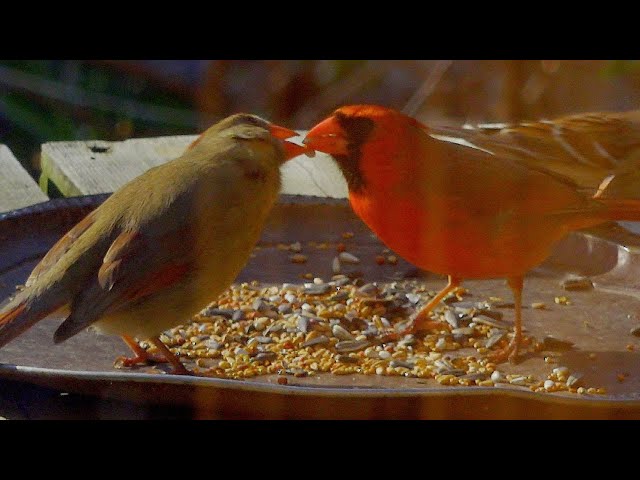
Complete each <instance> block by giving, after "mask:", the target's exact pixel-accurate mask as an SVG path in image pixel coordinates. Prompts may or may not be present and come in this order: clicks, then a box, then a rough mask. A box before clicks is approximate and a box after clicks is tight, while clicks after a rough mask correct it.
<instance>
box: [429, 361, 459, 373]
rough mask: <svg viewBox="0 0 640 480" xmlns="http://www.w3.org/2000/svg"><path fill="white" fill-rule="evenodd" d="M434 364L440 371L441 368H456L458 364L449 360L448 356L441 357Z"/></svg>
mask: <svg viewBox="0 0 640 480" xmlns="http://www.w3.org/2000/svg"><path fill="white" fill-rule="evenodd" d="M433 364H434V365H435V366H436V368H437V369H438V371H440V370H454V369H455V368H456V366H455V365H454V364H453V363H451V362H450V361H449V360H447V359H446V358H439V359H437V360H436V361H435V362H433Z"/></svg>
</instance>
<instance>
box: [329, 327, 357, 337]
mask: <svg viewBox="0 0 640 480" xmlns="http://www.w3.org/2000/svg"><path fill="white" fill-rule="evenodd" d="M331 332H332V333H333V336H334V337H336V338H339V339H340V340H355V338H354V337H353V335H351V333H350V332H348V331H347V330H345V329H344V328H342V327H341V326H340V325H334V326H333V328H332V329H331Z"/></svg>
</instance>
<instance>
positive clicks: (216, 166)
mask: <svg viewBox="0 0 640 480" xmlns="http://www.w3.org/2000/svg"><path fill="white" fill-rule="evenodd" d="M296 135H297V133H296V132H294V131H292V130H289V129H286V128H283V127H279V126H277V125H273V124H271V123H269V122H267V121H265V120H263V119H261V118H259V117H257V116H254V115H248V114H238V115H233V116H231V117H228V118H226V119H224V120H222V121H220V122H219V123H217V124H215V125H214V126H212V127H211V128H209V129H208V130H207V131H205V132H204V133H203V134H202V135H201V136H200V137H198V139H196V141H195V142H193V144H192V145H191V146H190V147H189V148H188V149H187V150H186V151H185V152H184V154H183V155H182V156H181V157H179V158H177V159H175V160H172V161H170V162H167V163H166V164H163V165H161V166H158V167H155V168H152V169H150V170H148V171H147V172H145V173H144V174H142V175H140V176H139V177H137V178H135V179H133V180H132V181H130V182H129V183H127V184H126V185H124V186H123V187H122V188H120V189H119V190H117V191H116V192H115V193H114V194H113V195H111V197H109V198H108V199H107V200H106V201H105V202H104V203H103V204H102V205H101V206H99V207H98V208H97V209H96V210H94V211H93V212H91V213H90V214H89V215H87V216H86V217H85V218H84V219H83V220H82V221H81V222H80V223H78V224H77V225H76V226H75V227H73V228H72V229H71V230H70V231H69V232H68V233H67V234H66V235H65V236H64V237H62V238H61V239H60V240H59V241H58V242H57V243H56V244H55V245H54V246H53V247H52V248H51V250H49V252H48V253H47V254H46V255H45V257H44V258H43V259H42V260H41V261H40V263H39V264H38V265H37V266H36V267H35V268H34V270H33V272H31V275H30V276H29V278H28V279H27V281H26V285H25V288H24V290H22V291H20V292H19V293H18V294H17V295H16V296H15V298H13V299H12V300H11V301H10V302H9V303H8V304H7V305H6V306H5V307H4V308H3V309H2V310H0V347H1V346H4V345H5V344H6V343H7V342H9V341H11V340H12V339H13V338H15V337H16V336H18V335H19V334H21V333H22V332H24V331H25V330H27V329H28V328H30V327H31V326H32V325H33V324H35V323H36V322H38V321H39V320H41V319H43V318H45V317H47V316H49V315H51V314H53V313H54V312H56V313H58V314H59V315H62V316H64V317H66V320H65V321H64V322H63V323H62V324H61V325H60V326H59V327H58V329H57V330H56V332H55V334H54V341H55V343H59V342H62V341H64V340H66V339H67V338H69V337H72V336H73V335H75V334H76V333H78V332H80V331H81V330H83V329H85V328H87V327H88V326H90V325H91V326H93V327H95V329H96V330H98V331H100V332H105V333H110V334H116V335H121V336H122V337H123V339H124V340H125V342H126V343H127V344H128V345H129V346H130V347H131V348H132V350H133V351H134V353H135V357H133V358H131V359H124V360H123V364H124V365H132V364H135V363H138V362H144V361H146V360H147V358H148V356H147V354H146V352H145V350H144V349H142V348H141V347H140V346H139V345H138V343H137V342H136V340H135V339H139V340H143V339H150V340H151V342H152V343H153V344H154V345H155V346H156V347H157V348H158V349H159V351H160V352H161V353H162V355H163V356H164V357H165V359H166V360H167V361H169V362H170V363H171V364H172V365H173V367H174V373H186V372H187V371H186V369H185V368H184V366H183V365H182V364H181V362H180V361H179V360H178V359H177V358H176V357H175V356H174V355H173V354H172V353H171V352H170V351H169V349H168V348H167V347H166V346H165V345H164V344H163V343H162V342H161V341H160V339H159V337H158V335H159V334H160V333H161V332H162V331H164V330H166V329H168V328H171V327H173V326H176V325H178V324H180V323H183V322H185V321H186V320H188V319H189V318H190V317H191V316H193V315H194V314H196V313H197V312H198V311H200V310H201V309H202V308H204V307H205V306H206V305H207V304H208V303H209V302H210V301H211V300H212V299H215V298H216V297H217V296H218V295H219V294H220V293H222V291H223V290H224V289H225V288H227V287H228V286H229V285H230V284H231V283H232V282H233V281H234V279H235V278H236V276H237V275H238V273H239V272H240V270H241V269H242V268H243V266H244V265H245V264H246V262H247V260H248V258H249V255H250V253H251V251H252V249H253V247H254V245H255V243H256V242H257V240H258V238H259V236H260V233H261V231H262V228H263V225H264V222H265V219H266V217H267V215H268V214H269V212H270V210H271V208H272V206H273V205H274V203H275V201H276V199H277V197H278V192H279V190H280V166H281V165H282V164H283V163H284V162H285V161H286V160H288V159H290V158H292V157H294V156H296V155H299V154H300V153H304V152H306V151H308V149H306V148H304V147H300V146H298V145H295V144H293V143H291V142H285V141H284V139H286V138H289V137H292V136H296Z"/></svg>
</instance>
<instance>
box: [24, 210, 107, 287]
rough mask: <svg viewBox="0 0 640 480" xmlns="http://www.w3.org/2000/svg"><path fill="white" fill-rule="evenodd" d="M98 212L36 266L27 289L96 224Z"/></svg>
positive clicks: (57, 244) (27, 283) (73, 230)
mask: <svg viewBox="0 0 640 480" xmlns="http://www.w3.org/2000/svg"><path fill="white" fill-rule="evenodd" d="M96 211H97V210H93V211H92V212H91V213H89V214H88V215H87V216H86V217H84V218H83V219H82V220H81V221H80V222H79V223H77V224H76V225H75V226H74V227H73V228H72V229H71V230H69V231H68V232H67V233H66V234H65V235H64V236H63V237H62V238H61V239H60V240H58V241H57V242H56V243H55V245H54V246H53V247H51V249H50V250H49V251H48V252H47V254H46V255H45V256H44V257H43V258H42V260H40V262H39V263H38V264H37V265H36V266H35V268H34V269H33V271H32V272H31V274H30V275H29V278H27V281H26V282H25V287H30V286H32V285H33V284H34V283H35V282H36V280H38V278H40V276H42V275H43V274H45V273H46V272H48V271H49V270H50V269H51V268H52V267H53V266H54V265H55V264H56V263H57V262H58V260H60V259H61V258H62V256H63V255H64V254H65V253H67V252H68V251H69V250H70V249H71V247H72V246H73V245H74V243H75V241H76V240H77V239H78V238H80V236H81V235H82V234H83V233H84V232H86V231H87V229H88V228H89V227H90V226H91V225H93V224H94V223H95V220H96Z"/></svg>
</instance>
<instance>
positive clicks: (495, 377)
mask: <svg viewBox="0 0 640 480" xmlns="http://www.w3.org/2000/svg"><path fill="white" fill-rule="evenodd" d="M491 381H492V382H493V383H507V379H506V377H505V376H504V374H503V373H502V372H500V371H498V370H494V371H493V373H492V374H491Z"/></svg>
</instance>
